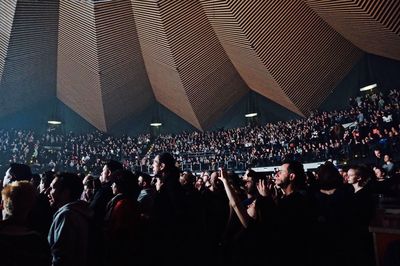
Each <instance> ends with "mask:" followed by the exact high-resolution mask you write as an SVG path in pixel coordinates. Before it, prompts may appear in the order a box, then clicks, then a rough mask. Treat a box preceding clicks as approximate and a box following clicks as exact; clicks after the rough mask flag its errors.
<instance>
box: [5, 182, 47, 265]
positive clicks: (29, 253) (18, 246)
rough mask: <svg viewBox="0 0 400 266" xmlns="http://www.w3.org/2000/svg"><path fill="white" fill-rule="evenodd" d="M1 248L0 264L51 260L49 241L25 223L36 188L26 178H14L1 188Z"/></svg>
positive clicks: (32, 204)
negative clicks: (14, 179)
mask: <svg viewBox="0 0 400 266" xmlns="http://www.w3.org/2000/svg"><path fill="white" fill-rule="evenodd" d="M1 194H2V197H1V198H2V209H3V210H2V214H3V221H0V250H1V254H2V255H3V256H2V258H1V260H0V264H1V265H3V266H25V265H38V266H48V265H49V264H50V262H51V259H50V258H51V256H50V249H49V244H48V243H47V241H46V239H45V238H44V237H42V236H41V235H40V234H39V233H37V232H35V231H31V230H30V229H29V228H28V226H27V222H28V214H29V212H30V211H31V210H32V208H33V206H34V204H35V198H36V195H35V189H34V187H33V186H32V185H31V184H30V183H29V182H28V181H15V182H12V183H10V184H8V185H7V186H6V187H5V188H4V189H3V191H2V193H1Z"/></svg>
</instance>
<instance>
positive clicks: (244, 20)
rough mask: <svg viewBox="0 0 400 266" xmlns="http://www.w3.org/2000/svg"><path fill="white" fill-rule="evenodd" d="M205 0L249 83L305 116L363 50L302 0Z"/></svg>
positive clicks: (210, 14) (218, 28) (231, 55)
mask: <svg viewBox="0 0 400 266" xmlns="http://www.w3.org/2000/svg"><path fill="white" fill-rule="evenodd" d="M200 2H201V3H202V4H203V6H204V9H205V10H206V12H207V16H208V18H209V20H210V21H211V23H212V25H213V27H214V29H215V32H216V34H217V36H218V37H219V40H220V41H221V43H222V45H223V46H224V48H225V50H226V51H227V54H228V55H229V57H230V59H231V60H232V62H234V64H235V66H236V69H237V70H238V71H239V73H240V74H241V75H242V77H243V79H244V80H245V81H246V82H247V84H248V85H249V87H250V88H251V89H253V90H255V91H257V92H258V93H260V94H262V95H264V96H265V97H268V98H270V99H272V100H273V101H275V102H277V103H279V104H281V105H282V106H284V107H286V108H288V109H289V110H291V111H293V112H296V113H297V114H299V115H307V114H308V112H309V111H310V110H312V109H315V108H316V107H318V106H319V105H320V104H321V103H322V101H323V100H324V99H325V98H326V97H327V96H328V95H329V94H330V92H331V91H332V88H334V87H335V85H336V84H338V82H339V81H340V80H342V78H343V77H344V76H345V75H346V74H347V73H348V71H349V69H351V68H352V66H353V65H354V64H355V63H356V62H357V60H358V59H359V58H360V56H361V55H362V52H361V51H360V50H359V49H357V48H356V47H355V46H354V45H352V44H351V43H350V42H348V41H347V40H346V39H345V38H343V37H342V36H341V35H339V34H338V33H337V32H336V31H334V30H333V29H332V28H331V27H329V25H327V24H326V23H325V22H324V21H323V20H322V19H321V18H320V17H318V16H317V15H316V14H315V13H314V12H313V11H312V10H311V9H310V8H309V7H308V6H307V5H306V4H305V3H304V2H303V1H302V0H291V1H252V0H242V1H235V0H227V1H221V0H200ZM321 66H322V67H321Z"/></svg>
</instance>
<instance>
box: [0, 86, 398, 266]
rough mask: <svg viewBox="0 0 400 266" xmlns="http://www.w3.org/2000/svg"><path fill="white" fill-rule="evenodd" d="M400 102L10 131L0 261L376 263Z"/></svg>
mask: <svg viewBox="0 0 400 266" xmlns="http://www.w3.org/2000/svg"><path fill="white" fill-rule="evenodd" d="M399 98H400V92H398V91H396V90H393V91H391V92H390V93H389V94H388V95H387V96H384V95H381V94H379V93H372V94H366V95H364V96H362V97H356V98H354V99H350V102H349V108H348V109H346V110H342V111H333V112H314V113H313V114H312V115H311V116H310V117H309V118H306V119H300V120H292V121H287V122H278V123H269V124H266V125H263V126H257V127H243V128H236V129H229V130H218V131H211V132H192V133H181V134H178V135H172V134H169V135H161V136H158V137H157V138H156V139H152V138H151V136H150V135H148V134H144V135H140V136H137V137H129V136H123V137H115V136H109V135H107V134H105V133H101V132H93V133H88V134H81V135H77V134H73V133H69V134H62V133H60V132H55V131H47V132H46V133H45V134H36V133H35V132H33V131H24V130H4V129H3V130H0V158H1V164H2V166H3V169H4V173H5V174H4V178H3V182H2V187H3V189H2V204H1V208H2V220H1V221H0V249H1V250H2V252H5V253H4V254H7V256H4V257H3V258H2V259H1V265H27V264H28V263H29V264H33V265H135V264H137V265H143V264H145V265H146V264H151V265H153V264H154V265H159V264H161V263H164V264H165V263H167V264H169V263H173V264H180V263H182V264H195V265H204V264H214V263H222V264H250V265H254V264H268V265H294V264H296V265H315V266H319V265H338V264H343V265H363V266H364V265H366V266H368V265H374V262H375V258H374V251H373V247H372V243H373V242H372V236H371V233H370V232H369V231H368V225H369V224H370V223H371V221H372V220H373V219H374V217H376V209H377V204H378V203H379V202H381V200H382V198H390V199H394V200H396V199H399V197H400V168H399V167H398V165H397V164H398V160H397V159H396V158H397V157H396V155H397V154H398V152H399V151H400V150H399V149H400V146H399V130H400V128H399V117H400V113H399V110H400V109H399ZM332 160H337V161H339V162H340V161H346V162H348V164H343V165H334V164H333V163H332ZM316 161H325V163H322V164H321V165H320V166H319V167H318V168H317V169H314V170H313V171H312V170H308V171H305V170H304V167H303V163H306V162H316ZM362 163H363V164H362ZM188 165H190V167H187V166H188ZM194 165H198V166H199V167H198V168H196V167H194ZM266 165H276V166H277V169H276V171H275V172H273V173H271V172H256V171H255V170H257V168H254V167H257V166H266ZM243 167H246V169H244V168H243ZM251 167H253V169H251ZM237 170H246V171H237ZM243 172H244V174H243V175H241V176H239V175H238V173H243ZM391 248H392V250H395V251H396V250H399V251H400V247H399V246H396V245H394V246H393V247H391ZM393 254H400V252H397V253H396V252H394V253H393ZM396 260H397V261H398V260H399V257H398V256H395V255H394V256H393V255H392V256H389V255H388V256H387V257H385V263H387V265H394V264H390V263H395V261H396Z"/></svg>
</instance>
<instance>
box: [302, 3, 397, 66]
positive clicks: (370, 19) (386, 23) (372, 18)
mask: <svg viewBox="0 0 400 266" xmlns="http://www.w3.org/2000/svg"><path fill="white" fill-rule="evenodd" d="M306 3H307V5H308V6H310V7H311V8H312V9H313V10H314V11H315V12H316V13H317V14H318V15H319V16H321V18H323V19H324V20H325V21H326V22H327V23H328V24H329V25H330V26H331V27H332V28H333V29H335V30H336V31H337V32H338V33H340V34H341V35H343V36H344V37H345V38H346V39H348V40H349V41H350V42H352V43H353V44H354V45H356V46H357V47H359V48H360V49H362V50H364V51H366V52H368V53H372V54H376V55H380V56H384V57H388V58H391V59H395V60H400V1H399V0H385V1H382V0H358V1H354V0H340V1H330V0H306Z"/></svg>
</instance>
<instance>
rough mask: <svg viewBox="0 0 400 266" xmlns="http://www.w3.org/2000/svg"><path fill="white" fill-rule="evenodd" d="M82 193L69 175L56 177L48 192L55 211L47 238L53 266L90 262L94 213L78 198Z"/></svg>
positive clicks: (78, 183)
mask: <svg viewBox="0 0 400 266" xmlns="http://www.w3.org/2000/svg"><path fill="white" fill-rule="evenodd" d="M82 190H83V185H82V181H81V180H80V179H79V178H78V176H77V175H76V174H72V173H59V174H56V175H55V178H54V179H53V181H52V182H51V184H50V188H49V189H48V190H47V195H48V198H49V202H50V206H51V207H53V208H54V209H56V210H57V211H56V213H55V214H54V218H53V223H52V224H51V227H50V231H49V236H48V241H49V244H50V249H51V254H52V265H53V266H57V265H77V266H86V265H90V263H92V256H93V255H92V254H93V252H92V251H91V248H92V247H93V242H92V241H93V239H92V233H91V231H90V230H91V221H92V217H93V211H92V210H91V209H90V208H89V206H88V204H87V202H84V201H82V200H80V199H79V198H80V196H81V193H82Z"/></svg>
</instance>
